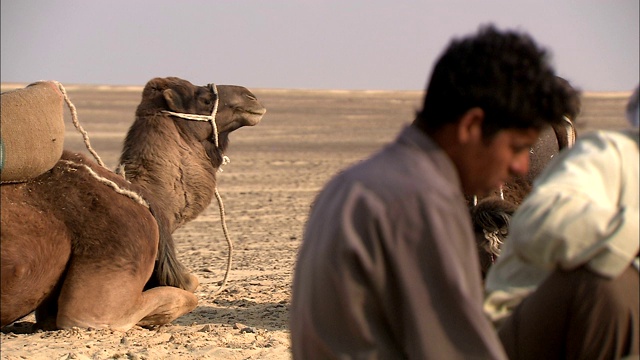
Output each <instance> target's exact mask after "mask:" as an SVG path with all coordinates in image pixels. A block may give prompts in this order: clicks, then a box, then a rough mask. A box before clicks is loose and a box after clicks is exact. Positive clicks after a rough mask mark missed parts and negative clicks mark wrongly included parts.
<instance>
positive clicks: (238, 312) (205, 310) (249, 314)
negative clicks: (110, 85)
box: [173, 299, 289, 331]
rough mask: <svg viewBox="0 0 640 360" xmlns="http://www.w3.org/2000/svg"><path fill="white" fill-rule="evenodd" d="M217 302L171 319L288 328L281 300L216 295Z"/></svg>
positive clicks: (184, 322)
mask: <svg viewBox="0 0 640 360" xmlns="http://www.w3.org/2000/svg"><path fill="white" fill-rule="evenodd" d="M214 304H215V305H217V306H215V305H214V306H211V305H203V306H198V307H196V308H195V309H193V311H191V312H190V313H189V314H187V315H185V316H182V317H180V318H178V319H176V320H174V321H173V324H175V325H183V326H186V325H191V324H192V323H193V322H197V323H198V324H208V323H214V324H228V325H232V326H234V325H236V324H239V325H241V326H243V327H245V328H249V329H265V330H272V331H279V330H287V329H288V328H289V305H288V304H287V303H286V302H284V301H281V302H276V303H273V302H267V303H264V302H260V303H259V302H256V301H254V300H251V299H239V300H232V301H230V300H221V299H216V300H215V301H214Z"/></svg>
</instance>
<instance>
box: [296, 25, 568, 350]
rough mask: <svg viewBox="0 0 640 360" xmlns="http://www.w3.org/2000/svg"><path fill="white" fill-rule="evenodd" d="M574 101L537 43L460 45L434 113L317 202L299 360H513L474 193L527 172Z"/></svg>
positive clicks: (484, 31)
mask: <svg viewBox="0 0 640 360" xmlns="http://www.w3.org/2000/svg"><path fill="white" fill-rule="evenodd" d="M567 99H568V94H567V93H566V91H565V90H563V88H561V87H560V86H559V84H558V82H557V81H556V79H555V74H554V71H553V70H552V69H551V67H550V65H549V64H548V62H547V56H546V52H545V51H544V50H543V49H540V48H539V47H538V46H537V45H536V43H535V42H534V41H533V40H532V39H531V38H530V37H529V36H527V35H525V34H520V33H517V32H509V31H506V32H500V31H498V30H497V29H496V28H494V27H492V26H487V27H483V28H481V29H480V30H479V32H478V33H477V34H475V35H473V36H469V37H467V38H462V39H456V40H453V41H452V42H451V44H450V45H449V47H448V48H447V49H446V51H445V52H444V54H443V55H442V56H441V57H440V59H439V60H438V62H437V64H436V66H435V68H434V70H433V74H432V77H431V80H430V82H429V85H428V87H427V91H426V96H425V99H424V105H423V109H422V111H420V112H419V113H418V114H417V117H416V119H415V121H414V122H413V123H412V125H410V126H408V127H406V128H405V129H404V130H403V131H402V132H401V133H400V135H399V136H398V138H397V139H396V141H395V142H394V143H392V144H390V145H388V146H387V147H385V148H384V149H382V150H381V151H380V152H378V153H377V154H375V155H374V156H373V157H371V158H370V159H368V160H365V161H364V162H361V163H359V164H357V165H355V166H353V167H351V168H350V169H347V170H346V171H344V172H342V173H341V174H339V175H338V176H336V177H335V178H334V179H333V180H331V181H330V182H329V183H328V184H327V185H326V187H325V188H324V189H323V191H322V192H321V193H320V194H319V195H318V197H317V198H316V200H315V202H314V204H313V207H312V210H311V213H310V215H309V219H308V223H307V226H306V229H305V232H304V240H303V245H302V248H301V250H300V253H299V257H298V262H297V265H296V270H295V278H294V283H293V296H292V307H291V324H290V325H291V339H292V350H293V356H294V358H298V359H315V358H358V359H368V358H379V359H394V358H413V359H456V358H464V359H469V358H494V359H504V358H505V354H504V352H503V349H502V347H501V345H500V342H499V340H498V337H497V335H496V333H495V331H494V329H493V327H492V325H491V323H490V322H489V321H488V319H487V318H486V317H485V315H484V314H483V312H482V296H483V289H482V286H481V278H480V271H479V268H480V266H479V263H478V255H477V251H476V246H475V241H474V236H473V232H472V228H471V223H470V218H469V211H468V209H467V207H466V204H465V199H464V196H463V193H469V194H483V193H486V192H489V191H491V190H494V189H496V188H497V187H499V186H500V185H501V184H502V183H504V182H505V181H506V180H508V179H509V177H510V176H513V175H524V174H525V173H526V172H527V170H528V162H529V148H530V147H531V146H532V145H533V144H534V142H535V141H536V139H537V138H538V134H539V132H540V129H541V128H542V127H543V126H545V125H546V124H549V123H551V122H554V121H559V120H560V119H561V117H562V114H564V113H566V111H567V109H565V105H564V104H566V103H567Z"/></svg>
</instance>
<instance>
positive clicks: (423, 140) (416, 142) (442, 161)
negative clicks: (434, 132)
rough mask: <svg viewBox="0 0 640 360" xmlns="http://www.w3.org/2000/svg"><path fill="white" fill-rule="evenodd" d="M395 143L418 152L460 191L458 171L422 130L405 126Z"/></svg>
mask: <svg viewBox="0 0 640 360" xmlns="http://www.w3.org/2000/svg"><path fill="white" fill-rule="evenodd" d="M396 142H397V143H398V144H401V145H405V146H409V147H412V148H415V149H418V150H420V152H421V153H423V154H424V155H425V156H427V157H429V159H430V161H432V162H433V163H434V164H435V165H436V167H437V168H438V169H440V171H441V172H442V175H443V176H445V177H446V178H447V179H449V180H450V181H452V182H453V185H455V186H457V187H458V188H459V189H462V186H461V183H460V176H459V174H458V170H457V168H456V166H455V164H454V163H453V161H451V158H450V157H449V155H447V153H445V152H444V150H442V148H441V147H440V146H439V145H438V144H437V143H436V142H435V141H433V139H431V137H429V136H428V135H427V134H425V133H424V132H423V131H422V130H420V129H418V128H417V127H415V126H413V125H407V126H405V128H404V129H402V131H401V132H400V134H399V135H398V138H397V139H396Z"/></svg>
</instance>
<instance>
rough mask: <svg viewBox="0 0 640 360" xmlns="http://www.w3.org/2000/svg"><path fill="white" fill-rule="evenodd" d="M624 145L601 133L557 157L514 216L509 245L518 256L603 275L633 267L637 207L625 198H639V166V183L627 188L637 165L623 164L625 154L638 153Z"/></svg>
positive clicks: (553, 266)
mask: <svg viewBox="0 0 640 360" xmlns="http://www.w3.org/2000/svg"><path fill="white" fill-rule="evenodd" d="M617 136H620V135H617ZM622 146H623V147H622V148H621V145H620V144H619V143H618V142H617V141H616V136H613V135H611V134H607V133H603V132H598V133H592V134H588V135H586V136H585V137H583V138H582V139H581V140H580V141H578V142H577V143H576V145H575V146H574V147H573V148H571V149H569V150H568V151H565V152H563V153H561V154H559V155H557V156H558V158H557V159H555V160H554V161H553V162H552V164H550V166H549V168H547V169H546V170H545V171H544V172H543V173H542V174H541V175H540V177H539V178H538V179H537V180H536V183H535V185H534V190H533V191H532V193H531V194H530V195H529V196H528V197H527V198H526V199H525V201H524V202H523V203H522V204H521V205H520V207H519V208H518V210H517V211H516V213H515V214H514V217H513V220H512V222H511V225H510V235H509V238H508V240H507V241H509V242H512V243H513V250H514V253H515V254H516V256H518V257H519V258H521V259H523V260H524V261H525V262H527V263H529V264H532V265H534V266H536V267H539V268H542V269H545V270H548V271H550V270H553V269H556V268H562V269H565V270H569V269H574V268H576V267H578V266H580V265H583V264H588V266H589V267H590V268H591V269H592V270H593V271H595V272H597V273H600V274H601V275H605V276H617V275H618V274H619V273H620V272H621V271H622V270H624V269H625V268H626V267H627V266H628V265H629V263H630V262H631V260H632V259H633V258H634V257H635V256H636V254H637V251H638V207H637V202H636V204H635V206H633V205H632V206H629V204H627V203H626V201H625V199H624V198H625V197H629V196H630V195H629V191H634V192H635V196H636V197H637V194H638V193H637V187H638V183H637V164H636V165H635V169H636V170H635V171H636V175H635V184H627V182H629V181H628V180H629V179H628V178H629V177H628V176H627V175H626V174H625V171H633V170H632V169H633V165H634V164H627V163H623V161H624V160H623V159H625V157H626V156H627V155H628V154H625V153H623V152H626V151H634V149H633V147H631V148H624V144H623V145H622ZM635 151H636V153H637V151H638V150H637V145H636V147H635ZM637 158H638V157H637V155H636V156H635V159H636V160H635V161H636V162H637ZM629 167H631V169H629ZM632 182H633V181H632ZM631 186H632V187H634V189H630V188H629V187H631Z"/></svg>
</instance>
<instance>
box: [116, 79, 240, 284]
mask: <svg viewBox="0 0 640 360" xmlns="http://www.w3.org/2000/svg"><path fill="white" fill-rule="evenodd" d="M209 87H210V88H211V90H212V91H213V94H214V95H215V97H216V100H215V102H214V104H213V110H212V111H211V115H198V114H185V113H177V112H173V111H169V110H163V111H162V113H164V114H169V115H172V116H176V117H179V118H181V119H185V120H193V121H208V122H209V123H210V124H211V127H212V128H213V134H212V138H213V143H214V145H215V147H216V149H218V148H219V147H220V144H219V143H218V126H217V125H216V115H217V114H218V104H219V102H220V96H218V88H217V87H216V85H215V84H209ZM228 163H229V158H228V157H227V156H225V155H222V164H221V165H220V167H219V168H218V171H222V165H225V164H228ZM123 174H124V172H123ZM214 192H215V195H216V200H217V201H218V208H219V209H220V222H221V223H222V232H223V233H224V238H225V240H226V241H227V247H228V248H229V252H228V253H227V268H226V270H225V273H224V278H223V279H222V282H221V284H220V286H219V287H218V290H216V291H214V292H213V293H212V295H214V296H215V295H217V294H219V293H220V292H222V290H223V289H224V287H225V285H226V284H227V280H228V279H229V272H230V271H231V262H232V256H233V243H232V242H231V238H230V237H229V231H228V229H227V221H226V218H225V212H224V204H223V203H222V197H221V196H220V193H219V192H218V186H216V187H215V188H214Z"/></svg>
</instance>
